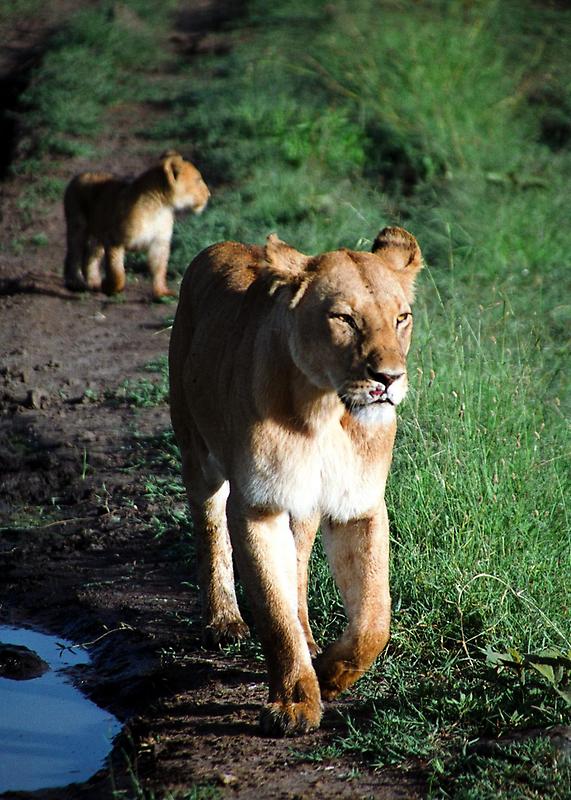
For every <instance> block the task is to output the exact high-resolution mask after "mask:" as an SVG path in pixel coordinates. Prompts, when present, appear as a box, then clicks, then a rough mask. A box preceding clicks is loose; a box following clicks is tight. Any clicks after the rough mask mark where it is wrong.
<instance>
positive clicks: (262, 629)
mask: <svg viewBox="0 0 571 800" xmlns="http://www.w3.org/2000/svg"><path fill="white" fill-rule="evenodd" d="M421 265H422V263H421V254H420V250H419V247H418V245H417V243H416V240H415V239H414V237H413V236H411V234H410V233H407V231H405V230H403V229H402V228H385V229H384V230H382V231H381V232H380V233H379V235H378V236H377V238H376V239H375V242H374V245H373V249H372V253H365V252H354V251H352V250H345V249H341V250H336V251H334V252H331V253H324V254H322V255H317V256H313V257H311V256H305V255H302V254H301V253H299V252H298V251H297V250H294V248H293V247H290V246H288V245H287V244H285V243H284V242H281V241H280V240H279V239H278V238H277V237H275V236H274V235H272V236H270V237H269V238H268V241H267V244H266V246H265V247H259V246H249V245H244V244H237V243H235V242H223V243H221V244H216V245H213V246H212V247H209V248H208V249H207V250H204V251H203V252H202V253H200V254H199V255H198V256H197V257H196V258H195V259H194V261H193V262H192V264H191V265H190V267H189V268H188V270H187V272H186V275H185V277H184V279H183V282H182V286H181V292H180V302H179V306H178V310H177V313H176V318H175V322H174V327H173V330H172V336H171V343H170V402H171V418H172V423H173V427H174V430H175V434H176V438H177V441H178V444H179V446H180V450H181V455H182V469H183V478H184V482H185V485H186V489H187V493H188V499H189V502H190V507H191V512H192V517H193V521H194V530H195V534H196V537H197V548H198V558H199V579H200V584H201V589H202V596H203V607H204V618H205V625H206V631H207V633H208V634H209V635H210V637H211V638H213V639H214V640H223V639H232V638H236V637H241V636H244V635H246V634H247V633H248V629H247V627H246V625H245V624H244V622H243V620H242V617H241V615H240V612H239V610H238V605H237V603H236V595H235V591H234V576H233V569H232V553H234V556H235V558H236V562H237V565H238V569H239V571H240V577H241V580H242V581H243V583H244V585H245V587H246V591H247V593H248V595H249V601H250V604H251V609H252V614H253V617H254V622H255V624H256V626H257V629H258V632H259V635H260V637H261V640H262V644H263V648H264V652H265V656H266V660H267V667H268V673H269V703H268V705H266V706H265V708H264V709H263V711H262V714H261V726H262V730H263V732H265V733H266V734H270V735H293V734H298V733H305V732H306V731H309V730H311V729H313V728H316V727H318V725H319V722H320V719H321V712H322V708H321V698H323V699H325V700H330V699H332V698H334V697H335V696H336V695H337V694H338V693H339V692H341V691H342V690H343V689H345V688H347V687H348V686H350V685H351V684H352V683H353V682H354V681H355V680H357V678H358V677H359V676H360V675H362V674H363V672H365V670H367V669H368V667H369V666H370V665H371V663H372V662H373V660H374V659H375V657H376V656H377V655H378V654H379V653H380V651H381V650H382V649H383V647H384V646H385V644H386V643H387V641H388V638H389V622H390V602H391V601H390V595H389V580H388V556H389V531H388V521H387V512H386V508H385V502H384V489H385V482H386V479H387V473H388V471H389V466H390V463H391V456H392V449H393V442H394V438H395V432H396V413H395V409H396V406H397V405H398V404H399V403H400V402H401V401H402V399H403V398H404V396H405V394H406V391H407V373H406V361H405V359H406V355H407V352H408V349H409V345H410V337H411V332H412V314H411V307H410V304H411V302H412V299H413V284H414V280H415V277H416V275H417V273H418V271H419V270H420V268H421ZM320 520H321V526H322V533H323V540H324V544H325V550H326V552H327V556H328V559H329V562H330V565H331V569H332V571H333V574H334V576H335V579H336V581H337V584H338V586H339V589H340V591H341V594H342V597H343V602H344V605H345V609H346V611H347V616H348V620H349V624H348V627H347V629H346V630H345V632H344V633H343V635H342V636H341V637H340V638H339V639H338V640H337V641H335V642H333V643H332V644H330V645H329V646H328V647H327V648H326V650H325V651H324V652H323V653H321V654H319V652H318V648H317V647H316V644H315V642H314V639H313V636H312V633H311V629H310V627H309V622H308V614H307V601H306V591H307V571H308V559H309V555H310V551H311V547H312V544H313V540H314V537H315V532H316V529H317V526H318V523H319V521H320ZM312 656H316V659H315V662H314V664H312Z"/></svg>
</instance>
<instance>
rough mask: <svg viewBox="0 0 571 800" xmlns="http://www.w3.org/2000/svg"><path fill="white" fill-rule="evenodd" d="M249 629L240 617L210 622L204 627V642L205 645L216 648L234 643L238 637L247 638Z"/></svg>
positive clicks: (238, 639)
mask: <svg viewBox="0 0 571 800" xmlns="http://www.w3.org/2000/svg"><path fill="white" fill-rule="evenodd" d="M249 636H250V629H249V628H248V626H247V625H246V623H245V622H244V620H242V619H226V620H224V621H220V622H211V623H210V624H209V625H207V626H206V627H205V628H204V643H205V645H206V646H207V647H213V648H215V649H218V648H219V647H222V646H224V645H227V644H234V643H235V642H239V641H240V639H247V638H248V637H249Z"/></svg>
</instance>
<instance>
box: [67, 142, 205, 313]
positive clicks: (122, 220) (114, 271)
mask: <svg viewBox="0 0 571 800" xmlns="http://www.w3.org/2000/svg"><path fill="white" fill-rule="evenodd" d="M209 197H210V192H209V190H208V187H207V186H206V183H205V182H204V180H203V178H202V176H201V174H200V172H199V171H198V169H197V168H196V167H195V166H194V165H193V164H191V163H190V162H189V161H185V160H184V158H183V157H182V156H181V155H180V154H179V153H177V152H175V151H173V150H169V151H167V152H166V153H164V154H163V155H162V156H161V158H160V160H159V162H158V163H157V164H155V165H154V166H153V167H151V168H150V169H148V170H146V171H145V172H143V173H142V174H141V175H139V176H138V177H136V178H135V179H134V180H128V179H124V178H120V177H118V176H116V175H113V174H111V173H103V172H83V173H81V174H79V175H76V176H75V177H74V178H72V180H71V181H70V183H69V184H68V186H67V188H66V191H65V195H64V211H65V220H66V229H67V252H66V257H65V266H64V280H65V285H66V286H67V288H68V289H72V290H74V291H85V290H86V289H91V290H92V291H98V290H100V289H102V290H103V291H104V292H105V293H106V294H114V293H116V292H120V291H122V290H123V288H124V286H125V268H124V256H125V251H126V250H141V251H145V252H146V253H147V259H148V267H149V271H150V273H151V277H152V282H153V296H154V297H155V298H160V297H163V296H165V295H172V294H174V292H172V291H171V290H170V289H169V288H168V285H167V267H168V260H169V255H170V244H171V237H172V231H173V224H174V212H175V211H179V210H184V209H190V210H192V211H193V212H194V213H195V214H199V213H201V212H202V211H203V210H204V208H205V206H206V204H207V202H208V198H209ZM102 260H103V261H104V273H105V275H104V278H103V281H102V280H101V274H100V265H101V261H102Z"/></svg>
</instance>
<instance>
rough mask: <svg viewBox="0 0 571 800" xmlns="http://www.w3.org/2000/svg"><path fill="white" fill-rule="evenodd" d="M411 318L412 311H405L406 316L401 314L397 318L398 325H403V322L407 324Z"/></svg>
mask: <svg viewBox="0 0 571 800" xmlns="http://www.w3.org/2000/svg"><path fill="white" fill-rule="evenodd" d="M409 317H412V314H411V313H410V311H405V312H404V314H399V315H398V317H397V325H401V324H402V323H403V322H406V321H407V319H408V318H409Z"/></svg>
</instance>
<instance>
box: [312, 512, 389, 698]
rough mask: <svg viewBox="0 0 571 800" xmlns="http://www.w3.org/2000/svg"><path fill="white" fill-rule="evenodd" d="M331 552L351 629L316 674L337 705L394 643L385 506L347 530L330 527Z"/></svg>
mask: <svg viewBox="0 0 571 800" xmlns="http://www.w3.org/2000/svg"><path fill="white" fill-rule="evenodd" d="M322 531H323V539H324V544H325V550H326V553H327V556H328V559H329V563H330V565H331V569H332V571H333V574H334V576H335V579H336V582H337V585H338V586H339V590H340V592H341V596H342V598H343V603H344V605H345V610H346V612H347V616H348V619H349V624H348V626H347V628H346V629H345V631H344V633H343V634H342V636H341V637H340V638H339V639H338V640H337V641H335V642H333V643H332V644H330V645H329V646H328V647H327V648H326V649H325V651H324V652H323V653H322V654H321V655H320V656H318V658H317V661H316V666H315V668H316V671H317V675H318V677H319V685H320V687H321V696H322V697H323V699H324V700H332V699H333V698H334V697H336V696H337V695H338V694H339V692H341V691H343V690H344V689H347V688H348V687H349V686H351V684H353V683H354V682H355V681H356V680H357V679H358V678H360V677H361V675H363V673H364V672H366V671H367V669H368V668H369V667H370V666H371V664H372V663H373V661H374V660H375V658H376V657H377V655H378V654H379V653H380V652H381V650H382V649H383V648H384V646H385V645H386V643H387V642H388V639H389V628H390V614H391V610H390V606H391V599H390V594H389V582H388V556H389V530H388V520H387V513H386V509H385V507H384V503H383V506H382V508H380V509H379V511H378V513H377V514H376V515H375V516H373V517H371V518H369V519H361V520H356V521H353V522H349V523H347V524H345V525H339V524H332V523H330V522H329V523H327V522H325V523H324V524H323V526H322Z"/></svg>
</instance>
